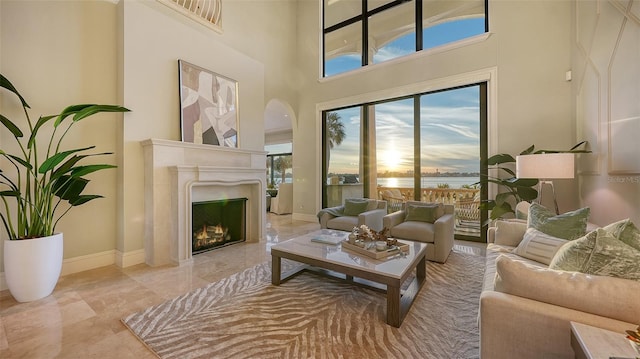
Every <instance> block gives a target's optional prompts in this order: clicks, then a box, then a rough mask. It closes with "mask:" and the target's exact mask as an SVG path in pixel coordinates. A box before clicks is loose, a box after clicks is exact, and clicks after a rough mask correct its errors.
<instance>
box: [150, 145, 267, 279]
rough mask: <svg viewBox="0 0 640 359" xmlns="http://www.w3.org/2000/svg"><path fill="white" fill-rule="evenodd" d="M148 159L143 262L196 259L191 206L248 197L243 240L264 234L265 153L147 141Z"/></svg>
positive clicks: (190, 260) (176, 262)
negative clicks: (193, 252)
mask: <svg viewBox="0 0 640 359" xmlns="http://www.w3.org/2000/svg"><path fill="white" fill-rule="evenodd" d="M142 145H143V148H144V155H145V176H144V178H145V186H144V188H145V193H144V198H145V201H144V203H145V233H144V254H145V262H146V263H147V264H149V265H152V266H158V265H164V264H169V263H173V264H177V265H186V264H189V263H191V262H192V261H193V258H192V243H191V242H192V236H193V231H192V230H191V226H192V218H191V215H192V207H191V206H192V204H193V203H194V202H205V201H213V200H224V199H227V198H247V201H246V222H245V236H244V237H245V241H246V242H252V243H255V242H259V241H260V240H261V239H262V238H263V236H264V233H265V230H266V207H265V205H266V200H265V199H266V197H265V191H266V189H267V187H266V173H267V169H266V163H267V160H266V152H264V151H252V150H244V149H238V148H230V147H222V146H211V145H200V144H195V143H186V142H180V141H169V140H161V139H148V140H145V141H143V142H142Z"/></svg>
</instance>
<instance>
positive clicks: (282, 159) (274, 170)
mask: <svg viewBox="0 0 640 359" xmlns="http://www.w3.org/2000/svg"><path fill="white" fill-rule="evenodd" d="M292 145H293V144H292V143H291V142H288V143H281V144H275V145H265V146H264V150H265V151H267V152H268V154H267V185H268V187H270V188H275V187H277V186H278V185H279V184H280V183H283V182H285V183H291V182H292V181H293V173H292V167H293V164H292V161H293V156H292V154H291V148H292Z"/></svg>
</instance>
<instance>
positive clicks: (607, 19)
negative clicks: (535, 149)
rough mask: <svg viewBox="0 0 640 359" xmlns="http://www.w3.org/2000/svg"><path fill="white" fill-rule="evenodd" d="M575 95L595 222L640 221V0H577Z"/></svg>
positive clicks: (586, 196)
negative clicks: (588, 150) (586, 147)
mask: <svg viewBox="0 0 640 359" xmlns="http://www.w3.org/2000/svg"><path fill="white" fill-rule="evenodd" d="M573 10H574V19H575V20H576V21H575V29H574V37H573V39H574V42H573V61H572V67H573V74H574V80H573V82H572V85H573V93H574V95H575V103H576V110H575V113H576V119H577V131H576V137H577V138H578V139H585V140H588V141H589V143H590V145H591V150H592V151H593V154H590V155H583V156H582V157H583V158H582V159H581V163H580V165H581V166H582V169H583V170H582V171H581V172H582V173H581V175H580V200H581V201H582V203H583V204H584V205H585V206H589V207H590V208H591V221H592V222H594V223H597V224H599V225H606V224H608V223H611V222H613V221H616V220H620V219H625V218H631V219H632V220H633V221H634V223H636V224H639V223H640V141H638V138H640V47H639V46H640V45H639V44H640V1H638V0H633V1H630V2H626V3H620V2H617V1H607V0H601V1H600V0H599V1H595V0H584V1H578V2H577V3H575V4H574V7H573Z"/></svg>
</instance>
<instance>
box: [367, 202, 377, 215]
mask: <svg viewBox="0 0 640 359" xmlns="http://www.w3.org/2000/svg"><path fill="white" fill-rule="evenodd" d="M367 202H368V204H367V212H368V211H373V210H374V209H378V200H377V199H368V200H367Z"/></svg>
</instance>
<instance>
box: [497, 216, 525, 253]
mask: <svg viewBox="0 0 640 359" xmlns="http://www.w3.org/2000/svg"><path fill="white" fill-rule="evenodd" d="M495 227H496V237H495V240H494V243H495V244H497V245H501V246H512V247H515V246H517V245H518V244H519V243H520V241H522V237H524V232H525V231H526V230H527V224H526V222H525V223H521V222H516V221H505V220H498V221H496V223H495Z"/></svg>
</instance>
